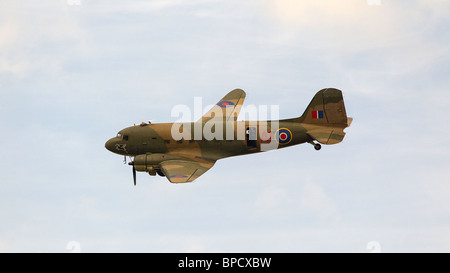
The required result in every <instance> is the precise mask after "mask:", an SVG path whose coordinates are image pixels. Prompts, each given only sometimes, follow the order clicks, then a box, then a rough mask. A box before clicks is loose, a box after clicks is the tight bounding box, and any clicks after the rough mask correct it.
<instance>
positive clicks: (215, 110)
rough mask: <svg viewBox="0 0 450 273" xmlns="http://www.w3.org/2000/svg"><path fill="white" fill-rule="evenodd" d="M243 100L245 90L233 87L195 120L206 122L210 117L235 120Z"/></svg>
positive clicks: (225, 120)
mask: <svg viewBox="0 0 450 273" xmlns="http://www.w3.org/2000/svg"><path fill="white" fill-rule="evenodd" d="M244 100H245V92H244V90H242V89H234V90H233V91H231V92H229V93H228V94H226V95H225V97H223V98H222V99H221V100H220V101H219V102H218V103H216V105H214V106H213V107H212V108H211V109H210V110H209V111H208V112H207V113H206V114H204V115H203V116H202V117H201V118H200V119H199V120H197V122H207V121H208V120H210V119H212V118H219V117H222V118H223V121H224V122H227V121H236V120H237V117H238V116H239V111H241V108H242V104H243V103H244Z"/></svg>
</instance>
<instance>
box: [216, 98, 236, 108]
mask: <svg viewBox="0 0 450 273" xmlns="http://www.w3.org/2000/svg"><path fill="white" fill-rule="evenodd" d="M217 105H218V106H220V107H225V108H226V107H231V106H233V105H234V103H233V102H231V101H228V100H224V101H221V102H219V103H218V104H217Z"/></svg>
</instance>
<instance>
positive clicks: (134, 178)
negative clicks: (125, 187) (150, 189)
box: [128, 161, 136, 186]
mask: <svg viewBox="0 0 450 273" xmlns="http://www.w3.org/2000/svg"><path fill="white" fill-rule="evenodd" d="M128 165H131V166H133V182H134V185H135V186H136V168H135V167H134V161H131V162H130V163H128Z"/></svg>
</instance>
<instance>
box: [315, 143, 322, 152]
mask: <svg viewBox="0 0 450 273" xmlns="http://www.w3.org/2000/svg"><path fill="white" fill-rule="evenodd" d="M314 149H316V151H318V150H320V149H322V145H320V144H319V143H315V144H314Z"/></svg>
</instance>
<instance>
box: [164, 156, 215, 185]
mask: <svg viewBox="0 0 450 273" xmlns="http://www.w3.org/2000/svg"><path fill="white" fill-rule="evenodd" d="M212 166H214V162H199V161H193V160H178V159H177V160H167V161H163V162H161V170H162V171H163V173H164V174H165V175H166V177H167V179H169V181H170V182H172V183H184V182H192V181H194V180H195V179H197V178H198V177H199V176H200V175H202V174H204V173H205V172H206V171H207V170H209V169H210V168H211V167H212Z"/></svg>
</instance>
